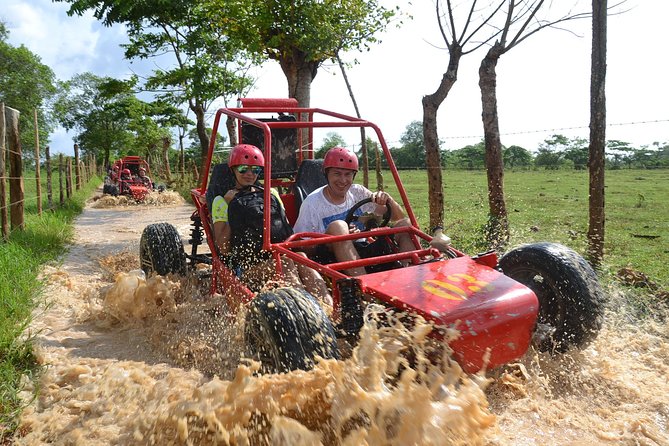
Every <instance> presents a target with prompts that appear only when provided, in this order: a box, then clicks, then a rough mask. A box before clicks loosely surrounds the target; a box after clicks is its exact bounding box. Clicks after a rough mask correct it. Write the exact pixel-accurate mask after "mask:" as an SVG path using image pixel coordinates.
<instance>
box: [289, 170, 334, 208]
mask: <svg viewBox="0 0 669 446" xmlns="http://www.w3.org/2000/svg"><path fill="white" fill-rule="evenodd" d="M326 184H328V181H327V179H326V178H325V174H324V173H323V160H322V159H320V160H310V159H306V160H302V163H301V164H300V167H299V169H297V175H296V176H295V208H296V210H297V211H299V210H300V206H301V205H302V202H303V201H304V199H305V198H307V195H309V194H310V193H312V192H313V191H315V190H316V189H318V188H319V187H321V186H325V185H326Z"/></svg>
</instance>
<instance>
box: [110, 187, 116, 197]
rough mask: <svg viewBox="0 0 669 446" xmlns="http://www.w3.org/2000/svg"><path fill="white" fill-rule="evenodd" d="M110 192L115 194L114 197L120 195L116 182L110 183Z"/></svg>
mask: <svg viewBox="0 0 669 446" xmlns="http://www.w3.org/2000/svg"><path fill="white" fill-rule="evenodd" d="M109 194H110V195H112V196H114V197H118V186H116V185H114V184H110V185H109Z"/></svg>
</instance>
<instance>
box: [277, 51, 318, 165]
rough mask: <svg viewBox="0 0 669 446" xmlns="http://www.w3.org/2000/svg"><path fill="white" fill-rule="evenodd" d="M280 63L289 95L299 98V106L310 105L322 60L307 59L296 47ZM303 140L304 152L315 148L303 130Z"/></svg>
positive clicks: (303, 117) (304, 117) (302, 117)
mask: <svg viewBox="0 0 669 446" xmlns="http://www.w3.org/2000/svg"><path fill="white" fill-rule="evenodd" d="M279 64H280V65H281V69H282V70H283V74H285V76H286V80H287V81H288V97H289V98H295V99H297V105H298V107H309V106H310V105H311V82H313V80H314V78H315V77H316V72H317V70H318V67H319V65H320V62H316V61H307V60H306V54H305V53H303V52H302V51H300V50H297V49H295V50H293V52H292V53H290V54H288V55H287V56H286V57H282V58H281V59H280V60H279ZM298 119H300V120H306V119H308V117H307V116H298ZM301 141H302V151H303V152H305V151H306V152H308V151H310V150H314V148H313V146H312V141H310V140H309V134H308V132H307V131H304V132H302V134H301Z"/></svg>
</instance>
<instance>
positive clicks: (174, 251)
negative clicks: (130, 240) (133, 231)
mask: <svg viewBox="0 0 669 446" xmlns="http://www.w3.org/2000/svg"><path fill="white" fill-rule="evenodd" d="M139 261H140V264H141V267H142V270H143V271H144V273H146V275H147V276H151V274H152V273H154V272H155V273H156V274H160V275H161V276H166V275H168V274H177V275H185V274H186V253H185V252H184V247H183V244H182V243H181V237H180V236H179V232H177V230H176V228H175V227H174V226H172V225H171V224H169V223H154V224H151V225H149V226H147V227H146V228H144V231H143V232H142V238H141V239H140V242H139Z"/></svg>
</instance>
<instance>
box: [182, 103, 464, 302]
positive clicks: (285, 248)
mask: <svg viewBox="0 0 669 446" xmlns="http://www.w3.org/2000/svg"><path fill="white" fill-rule="evenodd" d="M241 101H242V107H234V108H221V109H219V110H218V111H217V112H216V115H215V119H214V124H213V128H212V134H211V138H210V140H209V150H208V155H207V158H206V160H205V162H204V164H203V166H202V169H203V170H202V171H203V172H207V173H208V172H210V169H211V164H212V156H213V153H214V146H215V142H216V135H217V132H218V127H219V125H220V121H221V117H222V116H226V117H229V118H233V119H235V120H236V122H237V133H238V140H239V141H243V138H242V136H243V135H242V127H243V124H244V123H245V124H246V125H250V126H253V127H256V128H257V129H259V130H260V131H262V135H263V147H261V150H262V151H263V153H264V157H265V165H264V181H265V184H267V183H269V184H270V185H271V186H272V187H274V186H290V185H292V184H293V183H294V178H293V179H288V180H286V179H285V178H273V177H272V130H274V129H298V132H297V133H298V136H297V141H298V144H297V147H296V148H295V150H297V159H298V165H299V164H300V163H301V162H302V161H303V160H305V159H313V158H314V150H313V131H314V129H316V128H371V129H373V130H374V132H375V133H376V136H377V138H378V141H379V143H380V145H381V148H382V150H383V155H384V156H385V158H386V160H387V163H388V167H389V169H390V172H391V174H392V177H393V179H394V181H395V184H396V186H397V189H398V192H399V195H400V197H401V200H402V205H403V206H404V209H405V211H406V214H407V216H408V218H409V220H410V222H411V225H410V226H403V227H396V228H391V227H381V228H374V229H371V230H365V231H362V232H359V233H355V234H347V235H339V236H332V235H327V234H321V233H313V232H302V233H296V234H293V235H292V236H291V237H289V238H288V239H287V240H285V241H283V242H280V243H271V240H270V239H271V237H270V221H271V218H270V210H271V209H270V208H271V207H270V206H265V207H264V229H263V245H262V247H263V250H265V251H268V252H270V253H271V255H272V256H273V258H274V260H275V261H276V262H275V263H276V268H277V272H278V273H279V274H282V273H283V272H282V270H281V262H280V261H279V257H280V256H281V255H285V256H286V257H288V258H290V259H293V260H294V261H295V262H298V263H301V264H304V265H306V266H308V267H311V268H313V269H315V270H317V271H318V272H320V273H321V274H323V275H325V276H327V277H330V278H331V279H332V281H333V284H334V283H335V282H337V281H338V280H340V279H347V278H349V276H347V275H346V274H344V273H343V272H341V271H342V270H346V269H349V268H355V267H366V266H370V265H377V264H382V263H387V262H393V261H401V260H404V261H409V262H410V263H412V264H418V263H420V262H421V259H424V258H426V257H428V256H430V257H432V258H438V257H441V253H440V252H439V251H438V250H437V249H435V248H422V247H421V244H420V242H419V240H418V239H422V240H425V241H427V242H429V241H430V240H431V239H432V237H430V236H429V235H427V234H426V233H424V232H422V231H421V230H420V229H418V223H417V220H416V217H415V214H414V212H413V209H412V208H411V205H410V203H409V200H408V198H407V194H406V190H405V189H404V186H403V184H402V181H401V179H400V177H399V173H398V171H397V167H396V166H395V163H394V161H393V159H392V156H391V154H390V151H389V149H388V145H387V144H386V141H385V138H384V137H383V134H382V133H381V130H380V129H379V127H377V126H376V125H375V124H374V123H372V122H369V121H367V120H364V119H360V118H356V117H352V116H348V115H344V114H341V113H336V112H333V111H329V110H324V109H321V108H301V107H297V101H296V100H295V99H248V98H247V99H242V100H241ZM261 113H264V114H268V113H280V114H290V115H293V116H295V117H297V119H296V120H294V121H288V120H285V121H282V120H261V119H256V118H254V117H252V116H250V115H254V114H261ZM321 118H322V119H323V120H316V119H321ZM305 129H306V130H307V138H308V141H309V142H308V143H307V144H306V145H304V147H306V149H304V150H303V149H302V148H303V144H302V140H303V138H304V135H303V130H305ZM208 178H209V175H205V174H203V175H202V183H201V184H200V187H199V188H198V189H194V190H193V191H192V193H193V197H194V198H195V199H197V200H200V203H201V205H202V204H204V203H205V201H204V200H205V198H204V195H205V192H206V189H207V181H208ZM270 194H271V191H270V187H265V188H264V202H265V203H269V202H270ZM208 211H209V213H210V212H211V210H208ZM298 211H299V210H298ZM399 233H408V234H409V235H410V236H411V240H412V241H413V244H414V247H415V250H413V251H408V252H396V253H392V254H387V255H382V256H378V257H371V258H361V259H358V260H352V261H346V262H337V263H330V264H325V265H324V264H320V263H318V262H315V261H313V260H311V259H309V258H306V257H305V256H303V255H300V254H299V253H297V252H295V250H296V249H299V248H304V247H309V246H315V245H319V244H323V243H334V242H340V241H344V240H356V239H360V238H365V237H380V236H389V235H393V234H399ZM208 239H209V237H208ZM208 243H209V246H210V248H211V251H212V253H214V254H212V255H213V256H216V254H215V253H216V252H217V251H216V248H215V244H214V242H213V240H208ZM453 253H454V254H455V255H457V256H462V255H464V254H463V253H461V252H459V251H457V250H453ZM227 279H231V278H230V277H227ZM212 288H213V286H212ZM361 291H362V292H363V293H364V292H365V291H366V290H364V289H363V290H361ZM246 295H247V298H246V299H244V301H247V300H250V299H251V298H252V297H253V293H251V292H250V291H249V292H247V293H246ZM333 301H334V310H335V315H336V314H337V313H338V309H339V306H340V305H339V304H340V300H339V293H338V290H337V287H334V286H333Z"/></svg>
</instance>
